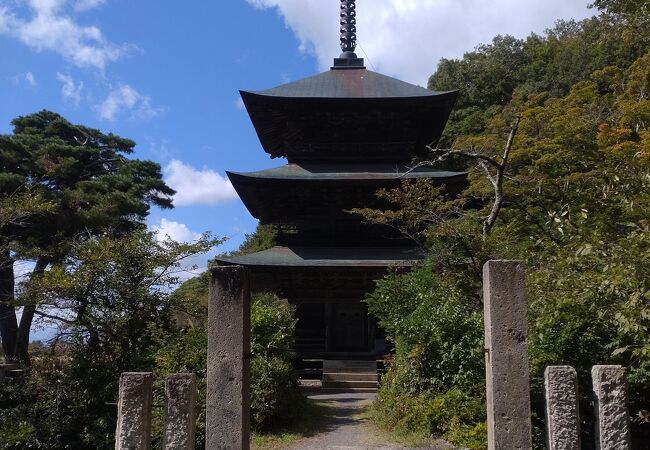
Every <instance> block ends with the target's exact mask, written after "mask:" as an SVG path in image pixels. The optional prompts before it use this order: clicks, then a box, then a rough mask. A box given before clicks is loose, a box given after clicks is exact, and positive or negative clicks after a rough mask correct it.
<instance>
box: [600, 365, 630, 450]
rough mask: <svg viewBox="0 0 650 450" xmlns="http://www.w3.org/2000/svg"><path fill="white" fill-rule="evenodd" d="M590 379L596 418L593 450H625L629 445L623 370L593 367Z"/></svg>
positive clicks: (625, 385)
mask: <svg viewBox="0 0 650 450" xmlns="http://www.w3.org/2000/svg"><path fill="white" fill-rule="evenodd" d="M591 378H592V382H593V388H594V409H595V411H594V413H595V415H596V450H629V449H630V448H632V443H631V436H630V413H629V411H628V409H627V383H626V382H625V369H624V368H623V367H621V366H594V367H593V368H592V369H591Z"/></svg>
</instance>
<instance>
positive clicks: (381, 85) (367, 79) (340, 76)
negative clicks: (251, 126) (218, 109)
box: [241, 69, 456, 99]
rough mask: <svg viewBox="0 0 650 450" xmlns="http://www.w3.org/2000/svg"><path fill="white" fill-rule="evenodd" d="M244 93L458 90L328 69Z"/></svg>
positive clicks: (403, 94)
mask: <svg viewBox="0 0 650 450" xmlns="http://www.w3.org/2000/svg"><path fill="white" fill-rule="evenodd" d="M241 92H242V95H246V94H255V95H263V96H269V97H285V98H312V99H315V98H328V99H332V98H347V99H351V98H352V99H360V98H413V97H436V96H449V95H452V94H454V96H455V93H456V91H449V92H437V91H430V90H429V89H425V88H423V87H421V86H416V85H414V84H410V83H406V82H404V81H400V80H398V79H396V78H392V77H388V76H386V75H382V74H379V73H377V72H372V71H370V70H367V69H347V70H336V69H333V70H329V71H327V72H323V73H321V74H318V75H315V76H312V77H308V78H304V79H302V80H298V81H294V82H291V83H287V84H283V85H281V86H278V87H275V88H272V89H267V90H264V91H241Z"/></svg>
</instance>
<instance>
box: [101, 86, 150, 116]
mask: <svg viewBox="0 0 650 450" xmlns="http://www.w3.org/2000/svg"><path fill="white" fill-rule="evenodd" d="M97 111H98V112H99V117H100V118H102V119H104V120H115V119H116V118H117V116H118V115H120V114H122V113H123V112H125V111H130V112H131V114H132V117H135V118H139V119H152V118H154V117H156V116H158V115H160V113H161V112H162V109H160V108H154V107H153V106H151V97H148V96H146V95H142V94H140V93H139V92H138V91H136V90H135V89H133V88H132V87H131V86H129V85H128V84H120V85H119V86H118V87H117V88H115V89H113V90H111V91H110V92H109V94H108V97H106V100H104V101H103V102H102V103H101V104H99V105H97Z"/></svg>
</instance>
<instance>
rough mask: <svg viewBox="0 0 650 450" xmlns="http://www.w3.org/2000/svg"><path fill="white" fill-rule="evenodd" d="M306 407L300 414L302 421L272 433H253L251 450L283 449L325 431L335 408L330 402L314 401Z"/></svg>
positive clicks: (309, 402)
mask: <svg viewBox="0 0 650 450" xmlns="http://www.w3.org/2000/svg"><path fill="white" fill-rule="evenodd" d="M306 405H307V406H306V407H305V410H304V411H303V412H302V414H300V420H298V421H297V422H295V423H293V424H291V425H290V426H287V427H285V428H282V429H280V430H275V431H273V432H270V433H253V435H252V437H251V449H252V450H276V449H282V448H285V447H286V446H287V445H289V444H292V443H294V442H296V441H299V440H301V439H304V438H307V437H310V436H313V435H315V434H318V433H320V432H321V431H323V429H324V428H325V426H326V425H327V422H328V419H329V418H330V416H331V415H332V411H333V407H332V406H331V405H330V404H329V402H326V401H322V402H319V401H314V400H308V401H307V404H306Z"/></svg>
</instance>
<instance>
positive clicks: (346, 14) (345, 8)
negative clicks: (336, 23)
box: [341, 0, 357, 53]
mask: <svg viewBox="0 0 650 450" xmlns="http://www.w3.org/2000/svg"><path fill="white" fill-rule="evenodd" d="M356 48H357V5H356V2H355V0H341V50H342V51H343V53H347V52H350V53H354V50H355V49H356Z"/></svg>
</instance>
